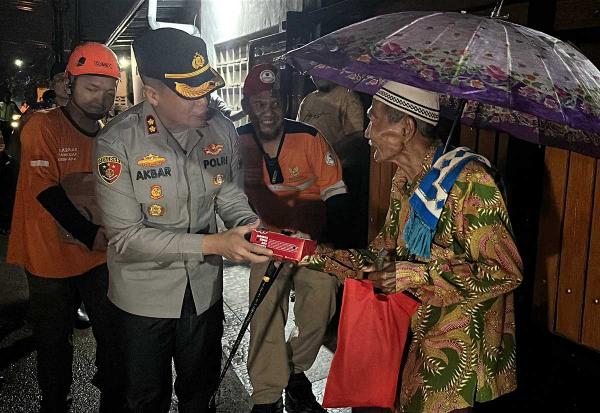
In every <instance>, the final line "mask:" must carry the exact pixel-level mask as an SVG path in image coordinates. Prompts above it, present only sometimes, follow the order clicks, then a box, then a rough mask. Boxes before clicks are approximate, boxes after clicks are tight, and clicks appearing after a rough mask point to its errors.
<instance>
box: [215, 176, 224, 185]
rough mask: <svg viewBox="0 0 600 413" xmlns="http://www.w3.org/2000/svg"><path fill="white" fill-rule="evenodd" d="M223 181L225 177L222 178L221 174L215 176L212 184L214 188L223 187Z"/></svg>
mask: <svg viewBox="0 0 600 413" xmlns="http://www.w3.org/2000/svg"><path fill="white" fill-rule="evenodd" d="M224 181H225V177H224V176H223V174H218V175H215V176H214V178H213V184H215V186H221V185H223V182H224Z"/></svg>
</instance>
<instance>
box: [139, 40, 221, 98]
mask: <svg viewBox="0 0 600 413" xmlns="http://www.w3.org/2000/svg"><path fill="white" fill-rule="evenodd" d="M133 51H134V53H135V58H136V61H137V64H138V70H139V72H140V74H141V75H143V76H146V77H151V78H154V79H157V80H160V81H161V82H162V83H164V84H165V85H166V86H167V87H168V88H169V89H171V90H173V91H174V92H175V93H177V95H179V96H181V97H182V98H184V99H190V100H192V99H199V98H201V97H203V96H206V95H208V94H209V93H211V92H212V91H214V90H217V89H219V88H220V87H223V86H225V81H224V80H223V78H222V77H221V76H220V75H219V74H218V73H217V72H216V71H215V70H214V69H213V68H212V67H210V65H209V64H208V55H207V53H206V43H204V40H202V39H201V38H200V37H195V36H192V35H190V34H188V33H186V32H184V31H182V30H178V29H172V28H164V29H157V30H151V31H149V32H147V33H145V34H144V35H142V36H141V37H140V38H138V39H136V40H135V41H134V42H133Z"/></svg>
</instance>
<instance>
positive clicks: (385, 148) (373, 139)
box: [365, 100, 406, 162]
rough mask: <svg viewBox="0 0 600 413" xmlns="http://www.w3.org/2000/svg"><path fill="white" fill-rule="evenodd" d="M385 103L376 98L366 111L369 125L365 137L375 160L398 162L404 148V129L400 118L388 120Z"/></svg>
mask: <svg viewBox="0 0 600 413" xmlns="http://www.w3.org/2000/svg"><path fill="white" fill-rule="evenodd" d="M384 108H385V105H384V104H383V103H381V102H380V101H378V100H373V104H372V105H371V107H370V108H369V110H368V111H367V115H368V116H369V120H370V122H369V126H368V127H367V130H366V131H365V137H366V138H367V139H368V140H369V145H371V146H372V147H373V159H374V160H375V162H394V161H396V162H398V160H399V159H400V155H401V154H402V151H404V149H405V148H406V137H405V136H404V135H405V130H404V128H403V126H402V123H403V122H402V120H400V121H399V122H390V121H389V120H388V117H387V114H386V112H385V109H384Z"/></svg>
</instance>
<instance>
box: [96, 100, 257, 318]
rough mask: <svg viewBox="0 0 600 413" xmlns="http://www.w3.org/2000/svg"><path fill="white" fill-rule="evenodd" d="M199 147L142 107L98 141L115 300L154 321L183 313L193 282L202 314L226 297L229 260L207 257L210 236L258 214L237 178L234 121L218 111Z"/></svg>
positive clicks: (197, 138) (200, 134) (200, 132)
mask: <svg viewBox="0 0 600 413" xmlns="http://www.w3.org/2000/svg"><path fill="white" fill-rule="evenodd" d="M188 139H189V142H191V144H190V146H191V149H190V150H188V151H184V149H183V148H182V147H181V146H180V144H179V142H178V141H177V140H176V139H175V138H174V137H173V136H172V135H171V134H170V133H169V131H168V130H167V129H166V128H165V127H164V126H162V124H161V123H160V120H159V118H158V116H156V114H155V113H154V110H153V108H152V106H151V105H150V104H149V103H147V102H144V103H141V104H139V105H137V106H135V107H133V108H131V109H130V110H128V111H126V112H124V113H123V114H121V115H120V116H119V117H117V118H116V119H114V120H113V121H112V122H111V123H110V124H109V125H108V126H107V127H106V128H105V130H103V132H102V134H101V136H99V138H98V147H97V151H96V154H97V165H98V167H97V173H98V185H97V191H98V199H99V201H98V202H99V203H100V207H101V210H102V213H103V223H104V225H105V227H106V230H107V232H108V236H109V240H110V241H109V247H108V266H109V270H110V286H109V292H108V296H109V298H110V300H111V301H112V302H113V303H114V304H115V305H116V306H117V307H119V308H121V309H122V310H124V311H126V312H129V313H132V314H137V315H141V316H146V317H161V318H178V317H179V316H180V314H181V307H182V302H183V296H184V292H185V289H186V285H187V283H188V281H189V284H190V287H191V291H192V295H193V298H194V303H195V306H196V313H197V314H201V313H202V312H204V311H206V310H207V309H208V308H209V307H211V306H212V305H213V304H214V303H216V302H217V301H218V300H220V299H221V296H222V274H223V268H222V258H221V257H220V256H218V255H209V256H204V255H203V253H202V238H203V234H212V233H216V232H217V225H216V217H215V213H218V214H219V216H220V217H221V218H222V219H223V221H224V223H225V225H226V226H227V227H228V228H232V227H236V226H239V225H242V224H246V223H250V222H252V221H254V220H256V219H257V217H256V215H255V214H254V213H253V212H252V209H251V208H250V206H249V205H248V202H247V198H246V196H245V195H244V193H243V192H242V191H241V190H240V189H239V188H238V185H237V184H236V182H237V180H238V179H239V176H238V175H239V169H240V160H239V155H238V150H237V133H236V131H235V128H234V126H233V124H232V123H231V122H230V121H229V120H227V119H226V118H225V117H224V116H223V115H221V114H220V113H219V112H217V111H214V113H213V116H212V118H211V119H210V120H209V121H208V125H207V126H206V127H203V128H199V129H191V130H189V131H188Z"/></svg>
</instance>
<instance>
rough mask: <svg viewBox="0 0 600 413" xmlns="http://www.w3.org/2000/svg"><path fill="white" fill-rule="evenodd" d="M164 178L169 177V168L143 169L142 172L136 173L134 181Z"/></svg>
mask: <svg viewBox="0 0 600 413" xmlns="http://www.w3.org/2000/svg"><path fill="white" fill-rule="evenodd" d="M165 176H171V168H170V167H168V166H165V167H164V168H152V169H144V170H143V171H137V174H136V176H135V180H136V181H145V180H146V179H157V178H163V177H165Z"/></svg>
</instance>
